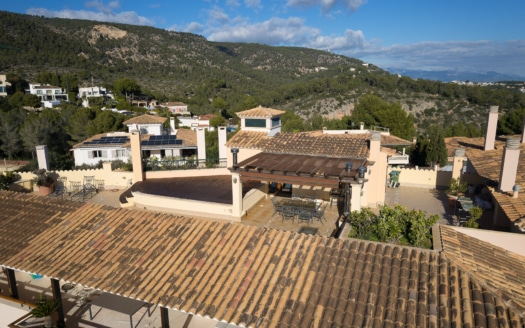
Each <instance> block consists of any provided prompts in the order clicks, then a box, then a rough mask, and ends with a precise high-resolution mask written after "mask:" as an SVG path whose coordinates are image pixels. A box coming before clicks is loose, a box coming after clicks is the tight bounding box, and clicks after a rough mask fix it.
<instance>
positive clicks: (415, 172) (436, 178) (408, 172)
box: [388, 167, 452, 189]
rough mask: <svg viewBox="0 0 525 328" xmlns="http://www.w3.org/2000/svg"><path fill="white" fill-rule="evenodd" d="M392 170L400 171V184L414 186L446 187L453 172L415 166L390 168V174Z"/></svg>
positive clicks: (428, 187)
mask: <svg viewBox="0 0 525 328" xmlns="http://www.w3.org/2000/svg"><path fill="white" fill-rule="evenodd" d="M392 171H399V172H400V173H399V184H400V185H401V186H405V187H414V188H427V189H434V188H444V187H446V186H448V183H449V181H450V179H451V177H452V172H446V171H445V172H444V171H438V170H437V168H432V167H423V168H422V167H415V168H392V167H390V168H389V169H388V174H390V172H392Z"/></svg>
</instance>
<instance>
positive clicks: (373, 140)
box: [368, 131, 381, 161]
mask: <svg viewBox="0 0 525 328" xmlns="http://www.w3.org/2000/svg"><path fill="white" fill-rule="evenodd" d="M380 154H381V132H377V131H374V132H372V133H371V135H370V155H369V157H368V159H369V160H371V161H378V160H379V157H380Z"/></svg>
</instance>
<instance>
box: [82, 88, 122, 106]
mask: <svg viewBox="0 0 525 328" xmlns="http://www.w3.org/2000/svg"><path fill="white" fill-rule="evenodd" d="M92 97H103V98H111V99H114V97H113V94H112V93H111V90H107V89H106V88H104V87H99V86H93V87H83V88H78V98H79V99H82V106H84V107H89V98H92Z"/></svg>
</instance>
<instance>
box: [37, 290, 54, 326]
mask: <svg viewBox="0 0 525 328" xmlns="http://www.w3.org/2000/svg"><path fill="white" fill-rule="evenodd" d="M59 306H60V301H58V300H56V299H48V298H47V297H46V296H45V295H43V294H40V295H39V296H38V298H37V299H36V300H35V307H34V308H33V309H31V312H30V313H31V315H32V316H33V317H35V318H44V327H46V328H47V327H53V317H52V314H53V312H55V311H56V310H58V307H59Z"/></svg>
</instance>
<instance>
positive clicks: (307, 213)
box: [297, 208, 313, 224]
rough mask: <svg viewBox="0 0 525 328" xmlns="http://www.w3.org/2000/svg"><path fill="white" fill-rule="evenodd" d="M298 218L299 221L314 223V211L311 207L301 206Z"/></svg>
mask: <svg viewBox="0 0 525 328" xmlns="http://www.w3.org/2000/svg"><path fill="white" fill-rule="evenodd" d="M297 219H298V220H299V221H303V222H307V223H308V224H310V223H312V220H313V211H312V209H309V208H301V209H299V211H298V213H297Z"/></svg>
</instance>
